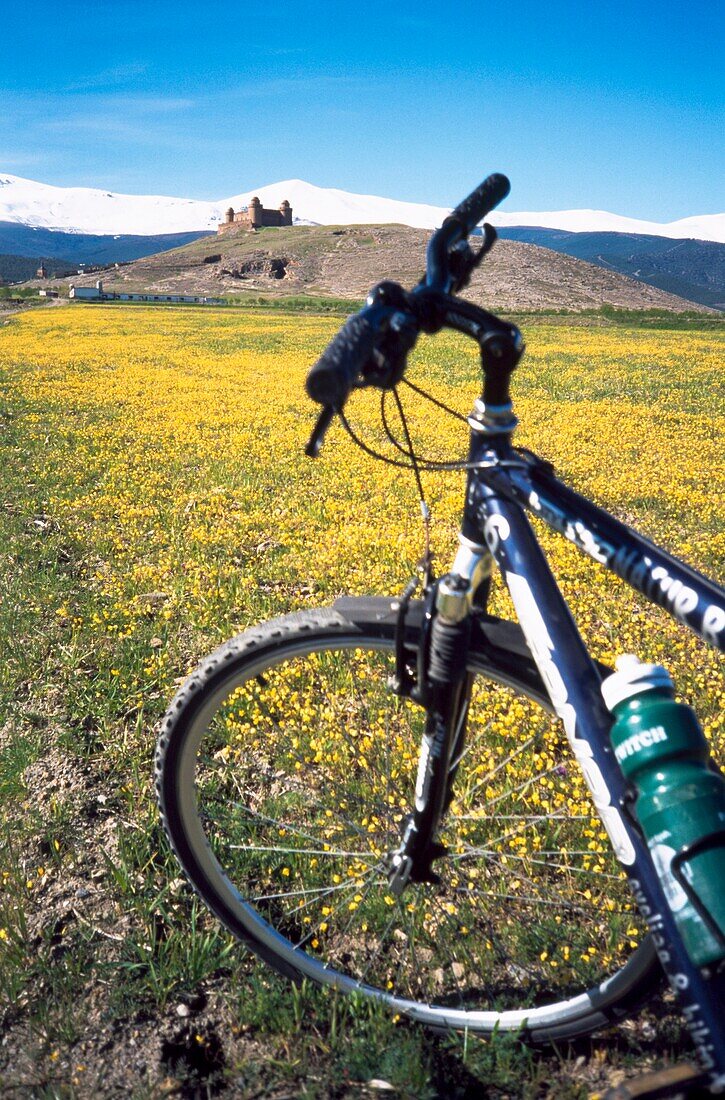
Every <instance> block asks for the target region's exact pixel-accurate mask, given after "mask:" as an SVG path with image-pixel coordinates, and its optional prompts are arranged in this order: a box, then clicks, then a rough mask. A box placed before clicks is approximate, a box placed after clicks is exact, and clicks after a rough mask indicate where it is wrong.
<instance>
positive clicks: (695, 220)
mask: <svg viewBox="0 0 725 1100" xmlns="http://www.w3.org/2000/svg"><path fill="white" fill-rule="evenodd" d="M253 195H258V196H259V198H260V200H261V202H262V205H263V206H267V207H277V206H279V204H280V203H281V202H282V200H283V199H287V200H288V201H289V203H290V205H291V206H292V210H293V215H294V220H295V221H296V222H308V223H309V222H312V223H315V224H318V225H354V224H358V225H360V224H376V223H377V224H379V223H386V222H401V223H403V224H404V225H410V226H415V227H417V228H420V229H433V228H435V227H436V226H437V225H440V223H441V221H442V220H443V218H444V217H445V216H446V215H447V214H448V213H449V212H450V210H449V208H448V207H444V206H426V205H423V204H421V203H412V202H401V201H398V200H396V199H385V198H379V197H378V196H375V195H356V194H352V193H350V192H348V191H339V190H336V189H334V188H329V187H315V186H314V185H313V184H311V183H305V182H304V181H303V180H283V181H282V182H280V183H271V184H268V185H267V186H263V187H257V188H255V189H254V190H252V191H246V192H243V193H242V194H239V195H233V196H231V197H230V198H225V199H219V200H217V201H203V200H200V199H183V198H170V197H167V196H164V195H123V194H118V193H116V192H112V191H101V190H97V189H94V188H90V187H53V186H50V185H49V184H45V183H37V182H35V181H34V180H27V179H23V178H22V177H20V176H12V175H9V174H7V173H0V222H2V221H5V222H16V223H19V224H21V225H26V226H35V227H42V228H46V229H53V230H59V231H61V232H65V233H93V234H111V235H113V234H141V235H146V234H160V233H184V232H193V231H199V232H203V231H204V230H210V229H211V230H213V229H215V228H216V226H217V224H218V223H219V222H220V221H223V219H224V212H225V211H226V210H227V208H228V207H230V206H232V207H233V208H234V209H235V210H238V209H239V208H240V207H241V206H244V205H246V204H247V203H248V202H249V200H250V198H252V196H253ZM490 221H491V222H493V224H494V225H498V226H501V227H511V226H523V225H526V226H541V227H543V228H547V229H561V230H567V231H569V232H575V233H581V232H609V233H638V234H650V235H653V236H658V237H671V238H675V239H684V238H695V239H699V240H704V241H718V242H725V213H723V214H706V215H701V216H695V217H689V218H682V219H680V220H679V221H674V222H666V223H660V222H651V221H642V220H639V219H636V218H628V217H624V216H622V215H619V214H610V213H608V212H607V211H604V210H559V211H543V212H542V211H523V212H517V213H509V212H501V211H494V212H493V213H492V214H491V216H490Z"/></svg>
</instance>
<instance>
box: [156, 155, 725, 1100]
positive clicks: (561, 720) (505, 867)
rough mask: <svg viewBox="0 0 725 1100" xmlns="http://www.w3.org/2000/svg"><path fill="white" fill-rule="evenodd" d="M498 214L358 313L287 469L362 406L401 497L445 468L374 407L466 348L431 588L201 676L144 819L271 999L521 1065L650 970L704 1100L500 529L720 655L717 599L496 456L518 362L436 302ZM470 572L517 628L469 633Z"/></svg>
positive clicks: (609, 795) (636, 834)
mask: <svg viewBox="0 0 725 1100" xmlns="http://www.w3.org/2000/svg"><path fill="white" fill-rule="evenodd" d="M508 186H509V185H508V181H507V180H506V179H505V177H503V176H500V175H495V176H491V177H489V178H488V179H487V180H485V181H484V183H483V184H481V186H480V187H479V188H477V190H476V191H474V192H473V193H472V194H471V195H470V196H469V197H468V198H467V199H466V200H465V201H464V202H463V203H461V205H460V206H458V207H457V208H456V209H455V210H454V211H453V213H452V215H451V216H450V217H449V218H447V219H446V221H445V222H444V224H443V226H442V227H441V228H440V229H438V230H437V231H436V232H435V233H434V234H433V236H432V238H431V240H430V243H429V245H428V249H427V260H426V274H425V276H424V278H423V279H422V280H421V282H420V283H419V284H418V285H417V286H416V287H415V288H413V290H411V291H404V290H403V289H402V288H401V287H400V286H398V285H397V284H394V283H391V282H383V283H381V284H379V285H378V286H376V287H375V288H373V290H372V291H371V293H370V295H369V297H368V299H367V303H366V305H365V307H364V308H363V309H362V310H361V311H360V312H359V313H358V314H356V315H354V316H353V317H351V318H349V319H348V321H347V322H346V323H345V325H344V326H343V328H342V329H341V331H340V332H339V333H338V334H337V336H336V337H335V339H334V340H333V341H332V343H331V344H330V346H329V347H328V349H327V350H326V351H325V353H324V354H323V355H322V357H321V358H320V360H319V361H318V363H317V364H316V365H315V366H314V367H313V368H312V370H311V372H310V374H309V376H308V380H307V391H308V394H309V396H311V397H312V398H313V399H314V400H315V401H316V402H318V403H319V404H321V405H322V411H321V413H320V415H319V418H318V421H317V423H316V425H315V428H314V430H313V432H312V436H311V439H310V442H309V444H308V448H307V453H308V454H310V455H312V456H314V455H316V454H317V453H318V452H319V450H320V447H321V444H322V441H323V439H324V436H325V432H326V431H327V429H328V427H329V425H330V423H331V422H332V420H333V418H334V417H335V416H336V415H337V416H339V417H340V419H341V420H342V422H343V424H345V426H346V427H347V428H348V430H349V431H350V432H351V433H352V428H351V427H350V425H349V423H348V421H347V419H346V416H345V412H344V407H345V403H346V401H347V398H348V396H349V394H350V392H351V391H352V390H354V389H355V388H358V387H362V386H367V387H370V386H376V387H378V388H380V389H381V391H382V393H383V398H382V402H383V404H382V408H383V422H384V424H385V428H386V433H387V435H388V438H389V440H390V441H391V442H392V443H393V444H394V446H395V448H396V451H395V455H396V457H395V458H394V459H393V460H392V461H393V462H394V463H395V464H397V465H399V466H401V467H402V466H406V467H411V466H412V467H413V469H414V471H415V474H416V477H417V478H418V480H419V469H420V468H421V467H422V466H426V465H427V467H428V468H452V467H454V466H456V464H455V463H451V464H447V463H442V462H441V463H431V462H429V463H427V464H426V463H424V462H422V461H421V460H419V459H418V458H417V456H416V454H415V450H414V448H413V445H412V443H411V440H410V436H409V433H408V431H407V426H406V424H405V421H404V420H403V427H404V438H403V439H402V440H401V439H398V438H397V437H396V436H395V435H394V434H393V432H392V430H391V429H390V425H389V421H388V418H387V415H386V412H385V400H384V399H385V395H386V394H387V393H390V392H392V394H393V395H394V397H395V398H396V400H397V392H398V391H397V387H398V384H399V383H401V381H402V380H403V377H404V372H405V367H406V363H407V357H408V354H409V352H410V351H411V349H412V348H413V346H414V345H415V342H416V340H417V338H418V336H419V335H420V333H426V334H432V333H436V332H438V331H440V330H441V329H443V328H448V329H454V330H456V331H458V332H461V333H464V334H465V335H467V336H469V337H471V338H472V339H474V340H475V341H476V342H477V344H478V345H479V347H480V349H481V360H482V367H483V374H484V384H483V393H482V397H481V399H480V400H477V401H476V403H475V406H474V409H473V412H472V413H471V415H470V416H469V417H468V418H467V419H468V425H469V427H470V447H469V453H468V458H467V460H466V461H465V462H464V463H462V464H460V465H461V466H462V467H463V468H465V470H466V471H467V483H466V493H465V503H464V508H463V519H462V523H461V532H460V545H459V549H458V552H457V554H456V557H455V560H454V562H453V565H452V567H451V570H450V572H449V573H447V574H446V575H444V576H442V577H440V578H439V579H438V580H434V579H433V577H432V573H431V568H430V560H429V558H426V560H425V561H424V564H423V573H424V576H423V590H422V593H421V595H420V596H418V597H417V598H416V594H415V582H412V583H411V584H410V585H409V586H408V587H407V589H406V590H405V592H404V593H403V594H402V596H398V597H391V598H387V597H365V598H352V597H344V598H341V599H338V600H336V601H335V603H334V604H333V605H332V606H331V607H330V608H328V609H322V610H317V611H312V610H305V611H301V612H297V613H294V614H290V615H286V616H284V617H282V618H278V619H275V620H273V621H271V622H268V623H266V624H263V625H261V626H258V627H253V628H252V629H250V630H247V631H246V632H245V633H243V634H241V635H240V636H239V637H237V638H234V639H232V640H231V641H229V642H227V643H226V644H225V645H223V646H221V648H219V649H218V650H216V652H215V653H213V654H212V655H211V656H209V657H207V658H206V660H205V661H203V662H202V664H201V665H200V666H199V668H198V669H197V670H196V671H195V672H194V673H193V674H192V675H191V676H190V677H189V678H188V680H187V681H186V682H185V684H184V685H183V686H182V687H181V688H180V690H179V691H178V692H177V694H176V696H175V698H174V700H173V701H172V703H171V705H170V708H169V710H168V712H167V715H166V717H165V718H164V721H163V723H162V727H161V733H160V737H159V742H158V748H157V755H156V775H157V792H158V798H159V804H160V807H161V814H162V818H163V822H164V826H165V828H166V832H167V834H168V836H169V839H170V841H171V844H172V847H173V849H174V851H175V853H176V855H177V857H178V859H179V861H180V863H181V865H182V867H183V869H184V871H185V873H186V875H187V877H188V879H189V881H190V882H191V884H192V886H193V887H194V888H195V890H196V891H197V892H198V894H199V895H200V896H201V897H202V899H203V900H204V901H205V902H206V904H207V905H208V906H209V907H210V909H211V910H212V911H213V912H214V913H215V914H216V916H217V917H218V918H219V920H220V921H221V922H222V923H223V924H224V925H225V926H226V927H227V928H228V929H230V930H231V931H232V932H233V933H234V934H235V935H236V936H238V937H239V938H240V939H242V940H243V941H244V942H245V943H246V944H247V945H248V946H249V947H250V948H251V949H252V950H253V951H254V952H256V954H257V955H259V956H260V957H261V958H262V959H264V960H265V961H266V962H267V963H269V964H271V965H272V966H273V967H274V968H275V969H276V970H278V971H279V972H280V973H282V974H284V975H286V976H288V977H290V978H292V979H295V980H299V979H301V978H307V979H310V980H311V981H313V982H317V983H321V984H323V985H327V986H331V987H334V988H336V989H339V990H344V991H346V992H353V991H357V992H359V993H362V994H367V995H370V996H372V997H375V998H377V999H378V1000H379V1001H381V1002H383V1003H385V1004H387V1005H389V1006H390V1008H391V1009H392V1010H393V1011H394V1012H397V1013H400V1014H402V1015H406V1016H408V1017H410V1018H412V1019H414V1020H417V1021H420V1022H422V1023H424V1024H427V1025H430V1026H432V1027H434V1028H456V1029H468V1030H470V1031H471V1032H480V1033H492V1032H494V1031H496V1030H508V1031H515V1032H516V1033H518V1034H520V1035H522V1036H524V1037H526V1038H528V1039H529V1040H531V1041H534V1042H536V1041H540V1042H547V1041H551V1040H557V1039H564V1038H573V1037H576V1036H580V1035H584V1034H587V1033H589V1032H591V1031H593V1030H594V1029H596V1028H598V1027H600V1026H602V1025H604V1024H607V1023H609V1022H611V1021H613V1020H617V1019H621V1018H623V1017H626V1016H627V1015H629V1014H630V1013H631V1012H633V1011H634V1009H635V1007H636V1006H638V1005H639V1004H641V1003H642V1002H643V1001H645V1000H646V999H647V998H648V997H649V996H650V995H651V993H652V991H653V990H654V989H655V988H656V987H657V986H659V984H660V979H661V976H662V969H664V971H665V973H666V974H667V976H668V978H669V980H670V984H671V985H672V987H673V988H674V989H675V991H676V993H677V995H678V997H679V999H680V1004H681V1007H682V1010H683V1012H684V1014H685V1018H686V1020H687V1021H688V1025H689V1027H690V1031H691V1033H692V1036H693V1040H694V1042H695V1045H696V1047H697V1050H698V1053H699V1057H700V1062H701V1066H702V1067H703V1069H704V1070H705V1071H706V1073H707V1075H708V1081H709V1083H710V1085H711V1087H713V1088H720V1087H725V1030H723V1023H722V1019H721V1008H722V1005H723V1003H725V972H724V969H723V966H722V963H721V962H720V963H716V964H713V965H710V966H709V967H702V966H696V965H695V964H694V963H693V962H692V961H691V959H690V957H689V956H688V954H687V952H686V950H685V948H684V946H683V940H682V937H681V935H680V932H679V931H678V926H677V924H676V922H675V920H674V914H673V912H672V910H671V908H670V907H669V906H668V904H667V901H666V897H665V893H666V890H665V886H666V883H665V885H663V879H662V878H661V876H660V874H659V873H658V871H657V868H656V866H655V864H654V863H653V859H652V857H651V855H650V851H649V848H648V846H647V844H646V842H645V840H644V838H643V835H642V831H641V829H640V827H639V825H638V822H637V819H636V817H635V815H634V813H633V811H632V787H631V784H630V783H629V782H628V781H627V780H626V779H625V777H624V775H623V773H622V770H621V768H620V766H619V763H618V761H617V759H616V757H615V753H614V752H613V749H612V745H611V742H610V738H609V733H610V730H611V728H612V714H611V713H610V711H609V710H608V709H607V706H605V703H604V700H603V697H602V692H601V684H602V681H603V680H604V679H605V678H606V677H608V676H609V675H610V673H611V670H609V669H607V668H605V667H603V666H601V665H599V664H598V663H597V662H595V661H593V660H592V658H591V657H590V655H589V654H588V652H587V650H586V647H585V644H584V642H583V641H582V638H581V637H580V635H579V633H578V630H577V627H576V625H575V623H574V620H573V618H572V616H571V613H570V612H569V609H568V607H567V605H566V603H565V601H564V599H563V596H562V595H561V593H560V592H559V589H558V588H557V586H556V582H555V581H554V578H553V575H552V573H551V571H550V568H549V566H548V564H547V561H546V559H545V557H544V555H543V552H542V550H541V548H540V546H539V544H538V542H537V540H536V536H535V534H534V532H533V529H532V527H531V526H530V523H529V520H528V519H527V517H526V515H525V512H526V511H527V510H528V511H529V512H532V513H533V514H534V515H536V516H538V517H540V518H541V519H543V520H544V521H545V522H546V523H547V524H548V525H549V526H550V527H552V528H553V529H554V530H556V531H557V532H559V533H561V534H563V535H564V536H565V537H566V538H568V539H569V540H571V541H572V542H573V543H574V544H575V545H576V546H577V547H578V548H579V549H581V550H583V551H585V552H586V553H588V554H589V555H590V556H591V557H593V558H594V559H595V560H596V561H598V562H599V563H600V564H602V565H604V566H605V567H606V568H609V569H610V570H612V571H613V572H614V573H616V574H618V575H619V576H620V577H622V578H623V579H624V580H625V581H628V582H629V584H630V585H632V586H633V587H634V588H635V589H636V590H637V591H639V592H640V593H642V594H643V595H644V596H646V597H648V598H649V599H650V600H652V601H653V602H655V603H657V604H659V605H660V606H661V607H664V608H665V609H666V610H667V611H669V612H670V613H671V614H673V615H674V616H675V617H676V618H678V619H679V620H680V621H681V622H683V623H684V624H685V625H687V626H688V627H690V629H692V630H694V631H695V633H697V634H698V635H699V636H700V637H701V638H703V639H704V640H705V641H707V642H709V643H711V644H714V645H716V646H717V647H719V648H720V649H721V650H722V649H723V648H725V593H723V591H722V589H720V588H719V587H718V586H717V585H715V584H714V583H713V582H711V581H709V580H707V578H705V577H703V576H702V575H700V574H699V573H696V572H695V571H694V570H693V569H691V568H690V567H688V566H687V565H685V564H684V563H682V562H680V561H679V560H678V559H676V558H674V557H673V556H672V555H670V554H668V553H666V552H665V551H663V550H661V549H660V548H658V547H656V546H655V545H654V544H653V543H651V542H650V541H648V540H647V539H645V538H643V537H642V536H640V535H639V534H637V533H636V532H635V531H633V530H632V529H631V528H629V527H627V526H626V525H625V524H623V523H621V522H619V521H618V520H616V519H615V518H614V517H612V516H610V515H609V514H608V513H606V512H605V511H603V510H602V509H601V508H599V507H598V506H596V505H595V504H593V503H591V502H589V501H588V500H586V499H585V498H584V497H582V496H581V495H579V494H578V493H576V492H574V491H573V490H572V489H570V488H568V487H567V486H565V485H564V484H563V483H562V482H561V481H559V480H558V478H557V477H556V476H555V474H554V471H553V469H552V467H551V466H550V465H549V464H548V463H546V462H545V461H543V460H541V459H539V458H537V457H536V456H535V455H534V454H532V453H530V452H528V451H526V450H521V449H515V448H514V447H513V444H512V433H513V431H514V428H515V427H516V418H515V417H514V414H513V408H512V404H511V399H510V393H509V382H510V377H511V373H512V371H513V370H514V368H515V367H516V365H517V363H518V361H519V359H520V357H521V354H522V352H523V341H522V339H521V335H520V333H519V331H518V329H517V328H516V327H515V326H514V325H512V324H510V323H507V322H505V321H502V320H500V319H499V318H497V317H495V316H494V315H493V314H491V313H489V312H487V311H485V310H483V309H480V308H478V307H476V306H474V305H472V304H471V303H469V302H466V301H464V300H463V299H461V298H460V297H458V294H459V292H460V291H461V290H462V289H463V288H464V287H465V285H466V283H467V282H468V280H469V278H470V276H471V274H472V272H473V270H474V269H475V268H476V267H477V265H478V264H479V263H480V262H481V260H482V259H483V257H484V256H485V255H486V253H487V252H488V250H489V249H490V248H491V246H492V245H493V243H494V241H495V239H496V234H495V231H494V230H493V229H492V228H491V226H489V225H484V227H483V230H482V236H481V238H480V244H479V246H478V247H477V248H476V247H474V246H475V241H474V243H473V245H472V243H471V241H469V237H470V235H471V233H472V231H473V229H474V227H475V226H477V225H478V223H479V222H481V221H482V219H483V218H484V217H485V215H486V214H487V213H488V212H489V211H490V210H491V209H492V208H493V207H494V206H495V205H496V204H497V203H498V202H499V201H501V199H502V198H503V197H505V195H506V194H507V192H508ZM399 407H400V406H399ZM401 412H402V410H401ZM352 434H354V433H352ZM374 453H375V452H374ZM494 564H495V565H497V566H498V568H499V569H500V571H501V574H502V576H503V577H504V578H505V580H506V582H507V586H508V589H509V592H510V594H511V597H512V600H513V603H514V606H515V609H516V613H517V616H518V618H519V622H520V624H521V625H517V624H514V623H511V622H507V621H504V620H502V619H499V618H496V617H495V616H493V615H491V614H490V613H489V612H488V610H487V602H488V598H489V592H490V585H491V573H492V568H493V566H494ZM562 725H563V727H564V734H565V736H564V735H562V732H561V726H562ZM573 765H578V768H579V769H580V770H581V773H582V775H583V777H584V780H585V781H586V787H588V789H589V792H590V794H591V802H587V800H586V795H585V792H584V784H583V781H582V780H581V778H579V777H578V773H577V772H576V771H575V770H574V768H573ZM571 791H574V795H575V799H578V802H576V806H578V812H573V811H572V810H571V801H570V802H569V803H568V804H567V803H566V802H565V801H564V800H563V795H562V792H571ZM592 802H593V804H594V808H592V805H591V803H592ZM594 815H597V816H596V817H595V816H594ZM597 819H598V820H597ZM599 823H601V824H599ZM593 825H596V829H599V830H600V831H599V832H597V831H596V829H594V828H593ZM602 826H603V828H604V830H605V831H606V835H607V836H608V838H609V842H610V843H611V852H610V853H609V854H607V853H606V852H605V851H604V846H603V845H602V843H601V839H602V838H603V837H604V835H605V834H604V832H603V831H602ZM592 838H594V839H593V840H592ZM715 841H717V842H721V841H722V833H720V835H719V837H717V836H716V838H715ZM714 843H715V842H711V843H710V847H711V848H712V847H713V844H714ZM719 851H720V853H721V854H722V848H720V849H719ZM623 871H624V872H626V876H627V877H628V879H629V888H628V887H627V883H626V881H623V879H624V874H623ZM672 873H674V871H673V872H672ZM685 889H688V890H689V887H688V886H687V883H686V882H685ZM635 902H636V905H637V906H638V908H639V912H640V914H641V915H642V916H643V917H644V918H646V920H647V923H648V925H649V933H648V934H647V935H646V936H645V938H644V939H643V940H642V942H639V943H638V935H637V920H638V918H637V917H636V915H635V904H634V903H635ZM711 924H712V921H711ZM714 934H717V935H718V936H719V943H720V946H722V947H723V948H725V938H723V932H722V929H717V928H716V929H715V933H714ZM564 938H565V939H566V942H565V944H564V946H563V947H562V946H561V944H562V939H564ZM593 941H596V945H595V946H592V943H593ZM569 944H570V946H569ZM554 955H556V958H554ZM723 957H725V950H723ZM718 1006H720V1007H719V1008H718Z"/></svg>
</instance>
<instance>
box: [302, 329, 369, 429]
mask: <svg viewBox="0 0 725 1100" xmlns="http://www.w3.org/2000/svg"><path fill="white" fill-rule="evenodd" d="M373 311H374V307H373V309H369V308H368V309H364V310H362V311H361V312H360V313H355V314H353V316H352V317H348V319H347V321H346V322H345V324H344V325H343V326H342V328H341V329H340V331H339V332H338V333H337V335H336V336H334V337H333V339H332V340H331V342H330V343H329V344H328V346H327V347H326V348H325V350H324V351H323V353H322V355H321V356H320V358H319V359H318V360H317V362H316V363H315V365H314V367H313V368H312V370H311V371H310V373H309V374H308V375H307V382H306V383H305V388H306V390H307V393H308V394H309V396H310V397H311V398H312V400H313V401H317V402H318V403H319V404H320V405H329V406H330V407H331V408H332V409H335V410H339V409H341V408H342V406H343V405H344V404H345V401H346V400H347V395H348V394H349V392H350V390H351V389H352V387H353V383H354V382H355V379H356V378H357V376H358V375H359V374H360V373H361V372H362V369H363V367H364V366H365V364H366V362H367V361H368V359H369V358H370V356H371V355H372V353H373V350H374V348H375V340H376V338H377V328H376V326H375V324H373V323H372V320H371V318H370V316H369V315H370V314H371V313H372V312H373Z"/></svg>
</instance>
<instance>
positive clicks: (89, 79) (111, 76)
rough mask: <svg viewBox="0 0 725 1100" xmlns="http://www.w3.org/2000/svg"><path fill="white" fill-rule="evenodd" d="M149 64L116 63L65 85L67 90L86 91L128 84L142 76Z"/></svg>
mask: <svg viewBox="0 0 725 1100" xmlns="http://www.w3.org/2000/svg"><path fill="white" fill-rule="evenodd" d="M147 68H148V66H147V65H145V64H143V63H142V62H132V63H130V64H127V65H114V66H112V67H111V68H110V69H101V71H100V72H97V73H89V74H88V75H86V76H84V77H83V78H82V79H81V80H75V81H73V83H72V84H68V85H66V87H65V89H64V90H65V91H66V92H85V91H91V90H93V89H97V88H115V87H117V86H118V85H119V84H126V83H127V82H128V81H130V80H135V79H136V78H137V77H139V76H142V75H143V74H144V73H145V72H146V70H147Z"/></svg>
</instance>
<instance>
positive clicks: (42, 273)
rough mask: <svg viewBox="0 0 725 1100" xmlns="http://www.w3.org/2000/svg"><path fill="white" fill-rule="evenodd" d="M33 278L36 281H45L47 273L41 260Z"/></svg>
mask: <svg viewBox="0 0 725 1100" xmlns="http://www.w3.org/2000/svg"><path fill="white" fill-rule="evenodd" d="M35 278H36V279H47V278H48V272H47V270H46V267H45V264H44V263H43V261H42V260H41V261H40V267H39V268H38V270H37V271H36V272H35Z"/></svg>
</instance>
